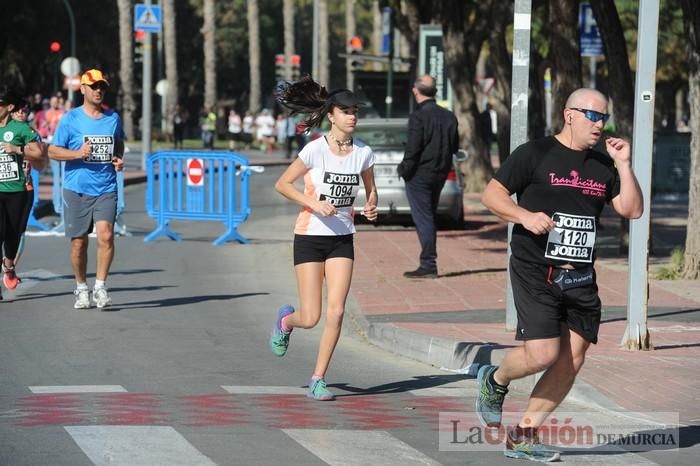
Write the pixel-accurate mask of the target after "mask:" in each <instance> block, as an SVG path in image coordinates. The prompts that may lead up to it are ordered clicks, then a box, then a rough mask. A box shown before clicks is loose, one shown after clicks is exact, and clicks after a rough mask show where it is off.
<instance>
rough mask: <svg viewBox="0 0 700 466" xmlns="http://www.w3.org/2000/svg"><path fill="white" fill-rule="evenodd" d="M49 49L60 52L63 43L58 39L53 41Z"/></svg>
mask: <svg viewBox="0 0 700 466" xmlns="http://www.w3.org/2000/svg"><path fill="white" fill-rule="evenodd" d="M49 50H51V51H52V52H53V53H58V52H60V51H61V43H60V42H58V41H53V42H51V43H50V44H49Z"/></svg>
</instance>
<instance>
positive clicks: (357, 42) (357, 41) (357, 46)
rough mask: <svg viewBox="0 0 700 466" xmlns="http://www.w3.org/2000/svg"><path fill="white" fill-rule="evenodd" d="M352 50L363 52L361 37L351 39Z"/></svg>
mask: <svg viewBox="0 0 700 466" xmlns="http://www.w3.org/2000/svg"><path fill="white" fill-rule="evenodd" d="M350 48H351V49H353V50H358V51H360V50H362V49H363V48H364V44H363V42H362V38H361V37H360V36H354V37H353V38H352V39H350Z"/></svg>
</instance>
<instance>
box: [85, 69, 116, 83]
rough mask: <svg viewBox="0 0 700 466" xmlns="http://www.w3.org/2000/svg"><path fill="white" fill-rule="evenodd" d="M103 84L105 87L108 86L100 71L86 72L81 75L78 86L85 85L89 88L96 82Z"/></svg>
mask: <svg viewBox="0 0 700 466" xmlns="http://www.w3.org/2000/svg"><path fill="white" fill-rule="evenodd" d="M100 81H102V82H104V83H105V84H106V85H108V86H109V81H107V80H106V79H105V77H104V75H103V74H102V71H100V70H95V69H92V70H87V71H86V72H85V73H83V75H82V76H81V77H80V84H86V85H88V86H91V85H93V84H95V83H98V82H100Z"/></svg>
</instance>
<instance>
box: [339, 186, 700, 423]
mask: <svg viewBox="0 0 700 466" xmlns="http://www.w3.org/2000/svg"><path fill="white" fill-rule="evenodd" d="M465 200H466V201H467V202H466V204H465V210H466V220H467V225H466V228H465V229H464V230H460V231H440V232H439V233H438V267H439V273H440V275H439V277H438V278H437V279H434V280H407V279H405V278H403V276H402V274H403V272H404V271H407V270H412V269H414V268H415V267H416V266H417V261H418V255H419V245H418V240H417V237H416V234H415V231H414V230H413V229H399V230H397V229H395V228H386V227H377V228H373V227H362V228H361V231H360V232H358V234H357V235H356V240H355V241H356V243H355V244H356V265H355V274H354V277H353V285H352V296H353V298H354V300H355V302H356V303H357V307H358V308H359V311H360V313H361V314H362V317H363V318H364V319H365V320H366V321H368V322H369V323H370V325H371V324H372V323H377V322H382V325H384V326H386V325H389V326H391V328H392V331H393V332H394V333H392V335H393V336H392V338H394V341H393V343H394V344H395V346H396V348H395V349H394V350H395V351H396V352H398V353H401V352H402V349H401V346H402V340H401V337H400V335H402V332H404V331H405V332H408V334H410V335H423V336H426V337H428V338H439V339H442V340H444V341H450V342H454V344H455V345H456V346H454V347H455V348H457V347H458V345H459V343H463V344H464V343H466V344H483V343H486V342H491V343H495V344H498V345H500V346H501V347H508V346H512V345H516V344H517V343H516V342H515V340H514V339H513V336H512V333H509V332H506V331H505V324H504V322H505V310H504V309H505V304H504V301H505V277H506V236H507V230H506V225H505V224H503V223H501V222H499V221H498V219H497V218H495V217H494V216H492V215H490V214H489V213H488V212H486V211H484V210H483V208H482V207H481V206H480V204H479V202H478V196H474V195H466V196H465ZM680 212H681V214H676V213H674V215H682V209H681V211H680ZM657 222H658V224H657ZM608 223H609V224H612V225H614V222H613V223H610V222H609V221H608ZM652 224H653V225H652V234H653V235H659V237H658V238H657V236H654V243H655V244H657V245H661V246H662V247H663V248H664V250H665V251H669V250H670V244H669V243H673V242H678V238H681V240H682V239H684V235H680V236H679V235H676V237H675V238H671V239H669V237H668V236H667V235H665V231H664V230H663V226H664V225H668V224H673V222H671V221H670V220H669V218H665V217H660V218H655V217H654V215H652ZM606 234H607V235H609V236H613V237H614V236H615V234H616V233H615V232H614V231H607V233H606ZM659 249H661V247H660V248H659ZM605 255H607V256H610V257H603V258H602V259H600V260H599V261H598V263H597V267H596V268H597V271H598V277H599V278H598V283H599V288H600V295H601V299H602V301H603V305H604V317H603V320H604V323H603V324H602V325H601V329H600V334H599V343H598V344H597V345H594V346H592V348H591V350H589V352H588V354H587V362H586V364H585V365H584V367H583V370H582V372H581V374H580V377H579V380H580V381H582V382H585V383H587V384H589V385H590V386H592V387H593V388H594V389H595V390H596V391H597V393H598V394H600V395H603V399H604V400H605V401H606V402H607V401H609V402H610V403H605V404H606V405H607V406H615V405H617V406H619V407H621V408H624V409H627V410H631V411H643V412H653V411H659V412H660V411H672V412H679V413H680V418H681V421H682V422H684V423H697V422H700V318H699V317H700V282H698V281H680V282H679V283H676V284H674V283H668V282H659V281H657V280H653V279H652V280H651V281H650V282H651V283H650V288H649V309H650V315H652V314H653V315H654V316H655V317H653V318H650V319H649V321H648V326H649V329H650V332H651V336H652V342H653V344H654V346H655V349H654V351H644V352H634V351H627V350H624V349H622V348H621V347H620V342H621V340H622V337H623V335H624V332H625V328H626V320H625V312H624V308H625V306H626V303H627V287H628V274H627V265H626V257H620V256H619V254H605ZM653 261H656V262H658V259H656V258H655V259H653ZM615 309H617V313H615V312H612V311H613V310H615ZM652 310H653V311H654V312H653V313H652ZM608 311H610V312H608ZM362 317H361V318H362ZM382 328H383V330H382V332H383V333H386V327H382ZM397 335H398V336H397ZM370 341H372V338H370ZM430 342H431V343H432V340H430ZM409 355H410V354H409ZM577 385H581V384H580V383H579V384H577ZM574 392H575V390H574V391H572V395H574ZM597 399H600V398H597Z"/></svg>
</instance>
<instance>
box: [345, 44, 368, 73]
mask: <svg viewBox="0 0 700 466" xmlns="http://www.w3.org/2000/svg"><path fill="white" fill-rule="evenodd" d="M348 45H349V49H350V50H349V52H350V55H351V56H350V57H349V58H348V63H349V64H350V69H351V70H353V71H356V70H359V69H360V68H362V67H363V66H364V64H365V62H364V60H362V59H361V58H360V57H355V56H353V55H359V54H360V53H361V52H362V49H363V48H364V44H363V42H362V38H361V37H360V36H353V38H352V39H350V42H349V43H348Z"/></svg>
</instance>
